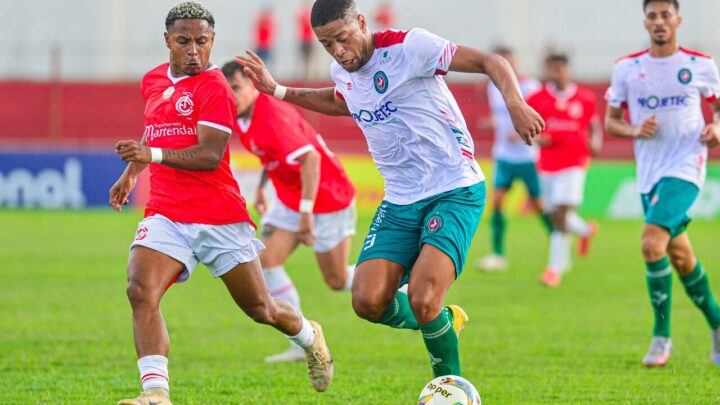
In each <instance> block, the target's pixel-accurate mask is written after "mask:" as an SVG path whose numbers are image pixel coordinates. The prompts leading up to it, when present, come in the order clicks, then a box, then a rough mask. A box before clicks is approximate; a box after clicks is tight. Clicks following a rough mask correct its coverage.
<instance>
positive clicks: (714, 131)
mask: <svg viewBox="0 0 720 405" xmlns="http://www.w3.org/2000/svg"><path fill="white" fill-rule="evenodd" d="M700 142H702V143H704V144H705V145H707V146H708V148H717V147H718V146H719V145H720V124H718V123H716V122H714V123H712V124H708V125H707V126H705V128H703V130H702V133H701V134H700Z"/></svg>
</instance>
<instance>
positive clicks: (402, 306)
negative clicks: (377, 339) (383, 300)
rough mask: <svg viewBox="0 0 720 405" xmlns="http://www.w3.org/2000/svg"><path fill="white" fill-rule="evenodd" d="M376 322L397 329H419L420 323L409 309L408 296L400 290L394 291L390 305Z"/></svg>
mask: <svg viewBox="0 0 720 405" xmlns="http://www.w3.org/2000/svg"><path fill="white" fill-rule="evenodd" d="M376 323H381V324H383V325H387V326H389V327H391V328H398V329H413V330H418V329H420V325H419V324H418V321H417V319H415V315H414V314H413V313H412V310H411V309H410V301H408V296H407V294H405V293H404V292H402V291H398V292H397V293H395V298H393V300H392V301H390V305H389V306H388V308H387V309H386V310H385V313H384V314H382V316H381V317H380V319H378V320H377V322H376Z"/></svg>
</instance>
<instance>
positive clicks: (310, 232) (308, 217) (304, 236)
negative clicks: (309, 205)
mask: <svg viewBox="0 0 720 405" xmlns="http://www.w3.org/2000/svg"><path fill="white" fill-rule="evenodd" d="M298 237H299V238H300V241H301V242H302V243H304V244H306V245H308V246H312V245H313V244H314V243H315V224H314V218H313V214H312V213H302V214H300V226H299V227H298Z"/></svg>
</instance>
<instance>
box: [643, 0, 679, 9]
mask: <svg viewBox="0 0 720 405" xmlns="http://www.w3.org/2000/svg"><path fill="white" fill-rule="evenodd" d="M658 2H659V3H670V4H672V5H673V6H675V10H680V3H679V2H678V0H643V11H645V9H646V8H647V6H648V4H650V3H658Z"/></svg>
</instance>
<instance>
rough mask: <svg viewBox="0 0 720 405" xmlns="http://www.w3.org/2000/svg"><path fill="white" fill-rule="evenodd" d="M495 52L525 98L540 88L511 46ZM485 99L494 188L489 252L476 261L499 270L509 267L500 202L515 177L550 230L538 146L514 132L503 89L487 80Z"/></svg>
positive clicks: (481, 266)
mask: <svg viewBox="0 0 720 405" xmlns="http://www.w3.org/2000/svg"><path fill="white" fill-rule="evenodd" d="M494 52H495V53H496V54H498V55H500V56H502V57H503V58H505V59H506V60H507V61H508V63H510V66H512V69H513V71H514V72H515V74H516V75H517V79H518V83H519V84H520V91H521V92H522V94H523V97H525V99H527V98H528V96H529V95H531V94H532V93H534V92H536V91H537V90H538V89H540V86H541V85H540V82H539V81H537V80H535V79H533V78H532V77H528V76H523V75H521V74H519V72H518V68H517V60H516V59H515V55H514V54H513V52H512V50H511V49H510V48H506V47H497V48H495V50H494ZM487 93H488V101H489V103H490V111H491V112H492V123H493V127H494V129H495V143H494V144H493V149H492V156H493V159H494V160H495V189H494V194H493V206H492V209H493V211H492V220H491V226H492V228H491V229H492V233H491V235H492V253H491V254H489V255H487V256H485V257H483V258H482V260H480V261H479V262H478V267H479V268H480V270H484V271H502V270H506V269H507V267H508V261H507V259H506V258H505V227H506V221H505V215H504V214H503V205H504V203H505V196H506V195H507V193H508V191H510V188H511V187H512V185H513V183H514V182H515V180H521V181H522V182H523V183H525V188H526V189H527V193H528V196H529V197H530V201H531V203H532V206H533V208H534V209H535V212H536V213H537V214H538V215H540V218H542V221H543V224H544V225H545V227H546V229H547V230H548V233H550V232H552V229H553V228H552V223H551V222H550V217H549V216H547V215H544V214H543V208H542V203H541V200H540V177H539V176H538V171H537V167H536V163H537V160H538V150H537V147H536V146H532V147H528V146H527V145H525V143H524V142H523V141H522V138H520V136H519V135H518V134H517V133H516V132H515V127H514V126H513V122H512V119H511V118H510V112H509V111H508V110H507V107H506V106H505V100H503V97H502V93H500V90H498V88H497V86H495V85H494V84H492V83H488V86H487Z"/></svg>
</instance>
